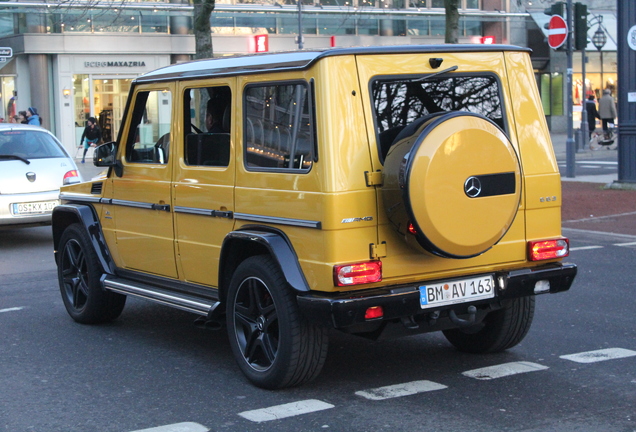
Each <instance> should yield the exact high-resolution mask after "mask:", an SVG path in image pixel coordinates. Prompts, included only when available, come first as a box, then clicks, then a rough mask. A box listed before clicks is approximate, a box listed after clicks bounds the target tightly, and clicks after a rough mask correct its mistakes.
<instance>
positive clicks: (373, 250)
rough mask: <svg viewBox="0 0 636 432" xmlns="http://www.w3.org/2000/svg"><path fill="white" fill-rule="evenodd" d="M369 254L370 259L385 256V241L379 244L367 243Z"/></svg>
mask: <svg viewBox="0 0 636 432" xmlns="http://www.w3.org/2000/svg"><path fill="white" fill-rule="evenodd" d="M369 255H371V259H379V258H384V257H386V242H382V243H380V244H375V243H371V244H370V245H369Z"/></svg>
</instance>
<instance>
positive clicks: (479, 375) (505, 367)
mask: <svg viewBox="0 0 636 432" xmlns="http://www.w3.org/2000/svg"><path fill="white" fill-rule="evenodd" d="M545 369H548V367H547V366H543V365H540V364H538V363H531V362H511V363H503V364H500V365H495V366H488V367H484V368H480V369H473V370H469V371H466V372H462V375H465V376H467V377H469V378H475V379H478V380H492V379H497V378H503V377H507V376H511V375H517V374H522V373H528V372H536V371H541V370H545Z"/></svg>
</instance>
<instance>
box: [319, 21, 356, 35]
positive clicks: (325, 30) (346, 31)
mask: <svg viewBox="0 0 636 432" xmlns="http://www.w3.org/2000/svg"><path fill="white" fill-rule="evenodd" d="M318 32H319V33H320V34H328V35H354V34H356V23H355V19H354V18H353V17H339V18H319V19H318Z"/></svg>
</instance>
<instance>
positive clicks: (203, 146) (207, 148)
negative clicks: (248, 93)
mask: <svg viewBox="0 0 636 432" xmlns="http://www.w3.org/2000/svg"><path fill="white" fill-rule="evenodd" d="M183 106H184V107H185V110H186V111H185V113H184V115H185V121H184V124H185V131H184V132H185V138H184V140H183V142H184V143H185V152H184V154H185V164H186V165H191V166H220V167H226V166H228V164H229V163H230V126H231V125H230V120H231V113H232V92H231V90H230V88H229V87H228V86H218V87H203V88H191V89H186V91H185V93H184V104H183Z"/></svg>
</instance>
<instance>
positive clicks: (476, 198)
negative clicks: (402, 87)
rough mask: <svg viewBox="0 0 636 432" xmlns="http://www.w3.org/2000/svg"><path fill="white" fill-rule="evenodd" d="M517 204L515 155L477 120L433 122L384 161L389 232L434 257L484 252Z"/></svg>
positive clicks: (455, 116)
mask: <svg viewBox="0 0 636 432" xmlns="http://www.w3.org/2000/svg"><path fill="white" fill-rule="evenodd" d="M520 199H521V169H520V164H519V158H518V157H517V153H516V151H515V149H514V147H513V146H512V143H511V142H510V141H509V140H508V138H507V137H506V135H505V134H504V132H503V131H502V130H501V129H500V128H499V127H498V126H497V125H496V124H495V123H494V122H493V121H491V120H489V119H488V118H486V117H484V116H481V115H478V114H472V113H466V112H451V113H448V114H445V115H442V116H432V117H431V118H430V119H428V120H427V121H424V122H422V124H421V126H419V127H418V128H417V129H416V130H415V133H413V134H412V135H410V136H408V137H404V138H402V137H400V136H398V137H397V142H396V143H394V144H393V145H392V146H391V148H390V150H389V153H388V154H387V157H386V160H385V164H384V185H383V200H384V204H385V209H386V211H387V215H388V217H389V220H390V222H391V224H392V226H393V227H394V228H395V229H396V230H397V231H398V232H399V233H400V234H401V235H404V236H405V238H406V240H407V241H410V242H412V241H411V240H410V238H412V236H415V238H416V240H417V243H418V244H419V246H421V247H423V248H424V249H426V250H427V251H429V252H431V253H433V254H436V255H439V256H443V257H446V258H470V257H473V256H476V255H479V254H482V253H484V252H486V251H487V250H488V249H490V248H491V247H492V246H493V245H495V244H496V243H497V242H498V241H499V240H500V239H501V238H502V237H503V236H504V235H505V234H506V232H507V231H508V229H509V228H510V225H512V222H513V221H514V219H515V216H516V214H517V211H518V210H519V203H520ZM410 224H412V228H413V229H412V230H410V229H409V225H410ZM409 231H411V233H409Z"/></svg>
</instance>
